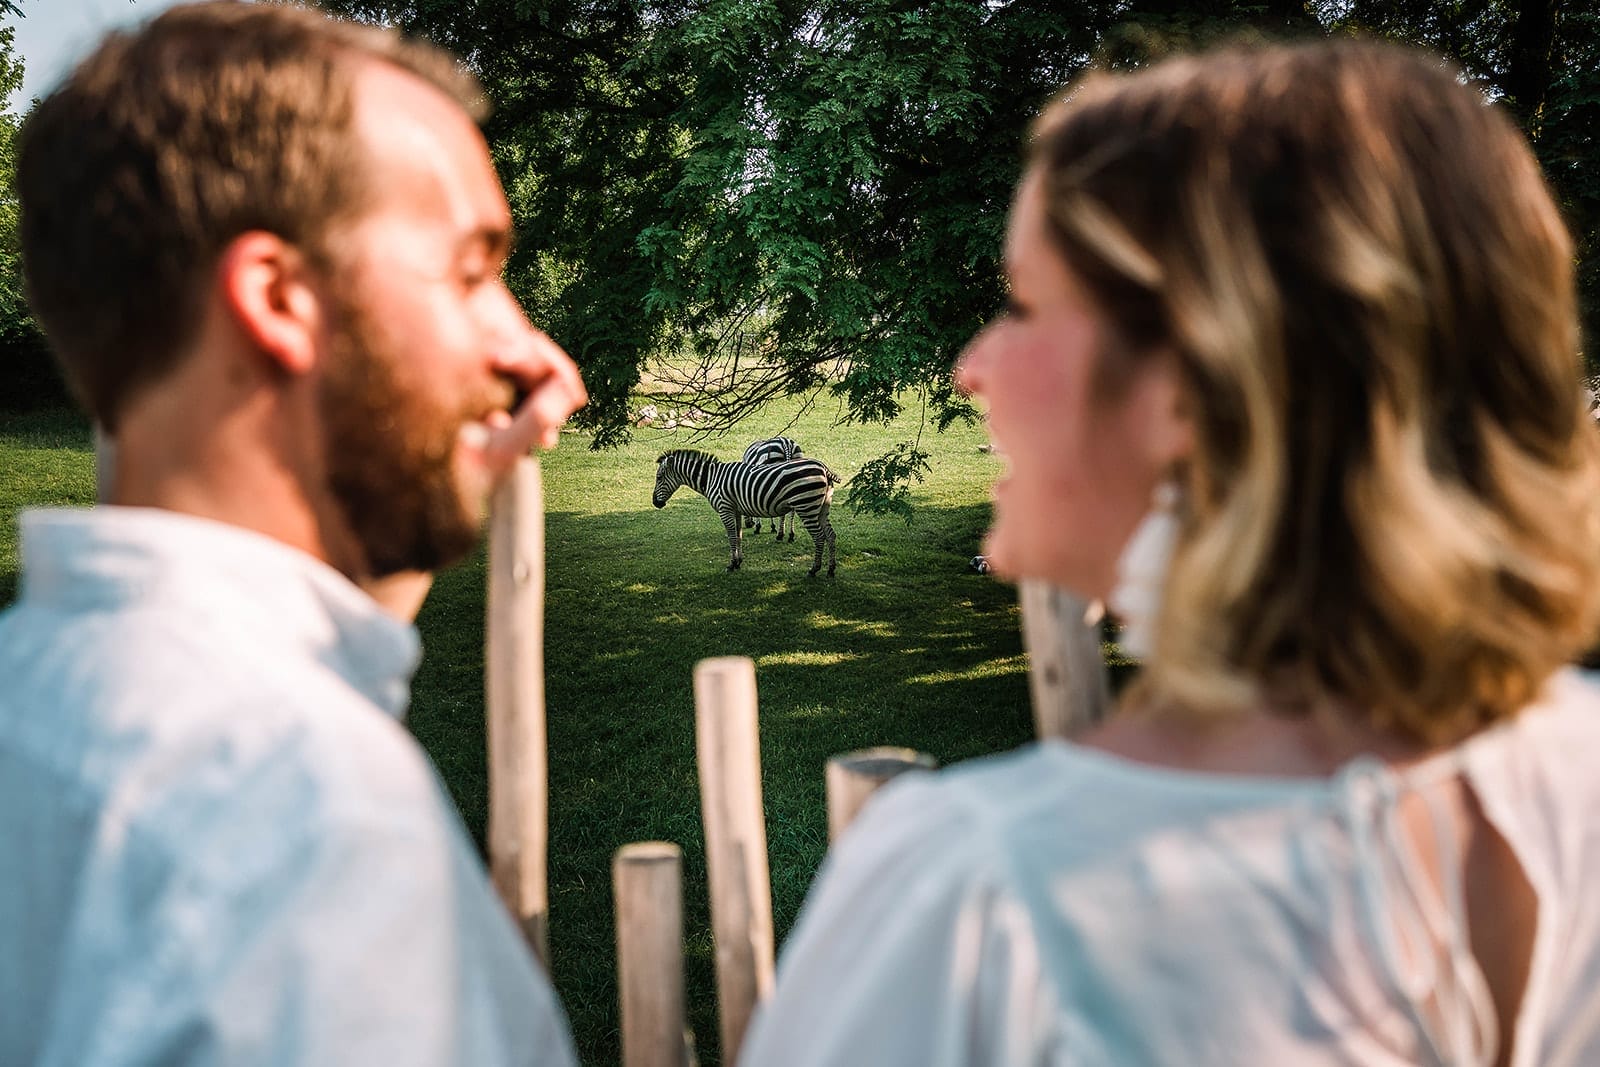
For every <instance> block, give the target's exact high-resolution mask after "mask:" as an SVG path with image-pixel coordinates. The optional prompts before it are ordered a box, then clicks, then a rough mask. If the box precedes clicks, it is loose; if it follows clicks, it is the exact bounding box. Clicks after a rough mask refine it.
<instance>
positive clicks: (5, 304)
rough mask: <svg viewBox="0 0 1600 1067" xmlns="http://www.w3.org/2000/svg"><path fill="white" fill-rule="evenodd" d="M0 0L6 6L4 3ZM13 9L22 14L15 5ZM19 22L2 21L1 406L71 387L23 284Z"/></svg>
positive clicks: (35, 402) (61, 395) (43, 398)
mask: <svg viewBox="0 0 1600 1067" xmlns="http://www.w3.org/2000/svg"><path fill="white" fill-rule="evenodd" d="M4 7H5V5H4V4H3V0H0V8H4ZM9 11H10V13H14V14H18V15H20V14H21V12H20V11H16V10H15V8H14V7H10V8H9ZM22 74H23V64H22V59H21V57H19V56H18V55H17V54H16V28H15V27H13V26H0V367H3V368H4V370H3V371H0V409H11V410H23V409H27V408H33V407H40V406H49V405H55V404H61V403H64V402H65V401H66V400H67V393H66V389H65V387H64V386H63V384H62V382H61V378H60V375H59V374H58V373H57V372H56V369H55V365H54V364H53V363H52V362H51V359H50V353H49V349H48V347H47V346H46V344H45V340H44V336H43V335H42V334H41V333H40V332H39V328H38V326H36V325H35V324H34V321H33V315H32V314H31V313H30V312H29V310H28V303H27V300H26V298H25V297H24V295H23V289H22V250H21V246H20V244H19V242H18V237H17V221H18V219H17V192H16V173H17V131H18V130H19V129H20V127H21V125H22V118H21V116H20V115H18V114H17V112H16V111H14V110H13V109H12V104H11V98H12V97H13V96H14V95H16V93H17V92H18V90H20V89H21V88H22Z"/></svg>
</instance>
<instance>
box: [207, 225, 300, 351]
mask: <svg viewBox="0 0 1600 1067" xmlns="http://www.w3.org/2000/svg"><path fill="white" fill-rule="evenodd" d="M216 280H217V285H218V288H219V289H220V291H221V294H222V298H223V304H224V306H225V307H226V309H227V312H228V314H229V315H230V316H231V317H232V319H233V321H234V323H235V325H237V326H238V328H239V330H240V331H241V332H242V333H243V334H244V335H245V336H246V337H248V338H249V339H250V340H251V341H252V342H254V344H255V346H256V348H257V349H259V350H260V351H261V352H262V354H264V355H265V356H267V358H268V359H270V360H271V361H272V362H274V363H275V364H277V365H278V366H280V367H281V368H283V370H285V371H286V372H288V373H290V374H305V373H307V372H309V371H310V370H311V369H312V368H313V367H314V366H315V364H316V360H317V353H318V351H319V344H318V340H319V338H320V337H321V334H322V329H323V315H322V299H321V297H320V296H319V295H318V290H317V288H316V286H315V276H314V274H313V272H312V270H311V266H310V264H309V263H308V262H307V260H306V257H305V256H304V255H303V254H302V253H301V252H300V250H299V249H297V248H295V246H294V245H292V244H290V243H289V242H287V241H285V240H284V239H283V238H281V237H279V236H278V235H277V234H273V233H267V232H266V231H263V230H252V231H250V232H248V233H242V234H240V235H239V236H238V237H235V238H234V239H233V240H232V241H229V242H228V245H227V247H225V248H224V249H223V250H222V255H221V257H220V258H219V259H218V262H217V274H216Z"/></svg>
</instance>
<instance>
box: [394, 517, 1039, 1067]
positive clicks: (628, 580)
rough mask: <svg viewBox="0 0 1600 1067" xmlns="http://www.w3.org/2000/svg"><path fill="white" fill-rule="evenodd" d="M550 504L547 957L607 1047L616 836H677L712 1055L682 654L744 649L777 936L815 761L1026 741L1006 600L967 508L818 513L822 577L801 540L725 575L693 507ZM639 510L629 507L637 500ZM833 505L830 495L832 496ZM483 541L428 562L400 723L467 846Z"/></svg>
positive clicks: (722, 548)
mask: <svg viewBox="0 0 1600 1067" xmlns="http://www.w3.org/2000/svg"><path fill="white" fill-rule="evenodd" d="M693 503H695V504H698V506H689V505H679V504H678V503H677V502H676V501H675V502H674V504H673V505H669V507H668V508H667V509H665V510H664V511H661V512H656V511H654V510H653V509H650V508H649V507H648V505H644V506H642V507H641V508H640V509H639V510H638V511H628V512H612V513H608V514H600V515H592V514H573V513H564V512H553V513H551V514H549V515H548V516H547V534H546V545H547V549H546V557H547V578H546V622H545V633H546V640H545V644H546V654H545V678H546V695H547V704H548V709H549V743H550V793H551V809H552V810H551V826H550V879H551V883H550V889H551V931H552V946H553V952H554V961H553V964H554V965H553V970H554V974H555V980H556V984H557V987H558V990H559V992H560V993H561V996H562V999H563V1001H564V1002H565V1004H566V1005H567V1009H568V1012H569V1014H570V1016H571V1019H572V1022H573V1027H574V1031H575V1033H576V1035H577V1039H578V1043H579V1048H580V1052H581V1054H582V1057H583V1059H584V1062H586V1063H595V1064H601V1063H615V1062H617V1061H618V1059H619V1049H618V1032H617V1026H618V1022H617V1014H616V991H615V984H614V983H615V970H614V968H615V957H614V945H613V931H612V921H613V920H612V912H611V889H610V862H611V856H612V854H613V852H614V851H615V850H616V849H617V848H618V847H620V846H621V845H623V844H625V843H627V842H630V841H641V840H657V839H659V840H668V841H673V842H676V843H677V844H678V845H680V846H681V847H682V848H683V850H684V870H685V923H686V950H687V966H688V971H689V1000H690V1003H691V1005H693V1008H692V1012H691V1023H692V1025H693V1028H694V1030H695V1033H696V1038H697V1042H698V1044H699V1048H700V1053H701V1062H702V1063H704V1064H708V1065H709V1064H712V1063H716V1062H718V1059H719V1057H718V1055H717V1050H716V1048H715V1044H716V1032H717V1031H716V1016H715V1012H714V992H713V990H714V985H713V976H712V962H711V960H712V952H711V949H712V946H711V942H710V933H709V922H710V920H709V913H708V908H707V903H706V895H705V870H704V844H703V837H702V830H701V825H700V812H699V785H698V779H697V775H696V763H695V752H694V698H693V692H692V672H693V668H694V664H695V663H696V662H697V661H698V660H700V659H703V658H706V657H709V656H722V655H746V656H750V657H751V658H752V659H754V660H755V662H756V665H757V667H756V678H757V685H758V692H759V699H760V715H761V734H762V761H763V773H762V778H763V789H764V794H765V796H764V803H765V809H766V817H767V827H768V851H769V855H770V861H771V871H772V884H773V905H774V920H775V924H776V927H777V930H778V934H779V937H780V939H781V937H782V936H783V934H784V933H786V932H787V930H788V928H789V926H790V925H791V924H792V922H793V919H794V917H795V914H796V912H797V910H798V908H799V906H800V903H801V901H802V899H803V896H804V893H805V890H806V888H807V887H808V885H809V884H810V882H811V880H812V877H813V876H814V874H815V871H816V868H817V866H818V864H819V863H820V861H821V859H822V856H823V853H824V851H825V849H826V812H825V809H824V796H823V765H824V763H825V761H826V760H827V758H828V757H829V756H830V755H833V754H835V753H838V752H843V751H847V750H850V749H854V748H861V747H865V746H868V745H878V744H895V745H906V746H909V747H912V748H917V749H920V750H922V751H925V752H928V753H930V754H931V755H933V756H934V757H935V758H936V759H938V760H939V761H940V763H941V764H949V763H953V762H956V761H958V760H962V759H967V758H971V757H974V756H980V755H984V754H987V753H993V752H998V751H1004V750H1006V749H1010V748H1013V747H1015V746H1016V745H1018V744H1020V743H1022V742H1024V741H1026V740H1028V739H1029V738H1030V736H1031V733H1032V722H1031V714H1030V710H1029V705H1028V682H1027V667H1026V660H1025V657H1024V656H1023V653H1022V646H1021V639H1020V635H1019V631H1018V612H1017V607H1016V595H1015V591H1014V590H1013V589H1012V588H1011V587H1009V586H1006V585H1004V584H1001V583H998V582H995V581H993V580H992V579H989V578H987V577H984V576H981V575H978V574H976V573H974V572H972V571H971V570H970V569H969V568H968V566H967V562H968V560H969V559H970V558H971V556H972V555H973V553H974V552H976V551H977V545H978V542H979V538H980V535H981V531H982V530H983V528H984V527H985V526H986V524H987V522H988V508H987V506H979V505H974V506H967V507H950V508H923V509H919V511H918V513H917V518H916V521H915V523H914V525H912V526H909V527H907V526H904V525H902V524H901V523H900V522H899V521H898V520H895V521H892V522H888V521H883V520H858V519H856V518H855V517H853V516H851V515H849V513H848V512H845V513H843V514H840V513H839V511H836V512H835V520H836V521H835V525H836V527H837V529H838V550H839V563H838V575H837V577H835V578H833V579H828V578H825V577H819V578H808V577H806V571H807V570H808V569H809V568H810V565H811V556H812V550H811V541H810V537H809V536H808V535H807V534H805V533H804V532H803V531H802V532H800V533H798V534H797V536H796V539H795V541H794V542H793V543H792V544H791V543H789V542H784V543H782V544H777V543H774V542H773V540H772V539H771V537H770V535H767V536H763V537H747V539H746V545H745V559H744V566H743V569H742V570H740V571H736V572H728V571H726V570H725V567H726V565H727V541H726V537H725V535H724V534H723V532H722V529H721V526H720V524H719V523H718V522H717V520H716V517H715V516H714V515H713V514H712V513H711V512H710V509H709V508H707V507H706V506H705V504H704V502H703V501H698V500H696V501H694V502H693ZM641 504H643V501H641ZM840 510H842V509H840ZM485 580H486V578H485V573H484V561H483V555H482V554H481V553H480V554H479V555H478V556H477V557H476V558H474V559H473V560H471V561H469V562H468V563H466V564H464V565H462V566H461V567H458V568H456V569H455V570H453V571H451V572H449V573H448V574H445V575H443V576H441V578H440V581H439V583H438V586H437V587H436V589H435V592H434V594H433V596H432V597H430V600H429V603H428V606H427V607H426V608H425V610H424V614H423V617H422V618H421V620H419V622H420V626H421V629H422V632H423V638H424V642H425V645H426V648H427V652H426V655H425V657H424V668H423V670H422V672H421V673H420V674H419V677H418V680H417V686H416V697H415V701H414V708H413V712H412V717H411V722H412V727H413V729H414V730H415V732H416V734H417V736H418V738H419V739H420V740H421V741H422V742H423V744H424V745H425V746H426V747H427V748H428V749H429V751H430V753H431V754H432V755H433V757H434V759H435V761H436V762H437V763H438V765H439V767H440V769H441V772H442V773H443V775H444V777H445V779H446V781H447V782H448V783H449V785H450V787H451V789H452V791H453V793H454V795H455V798H456V800H457V803H458V804H459V805H460V807H461V810H462V812H463V815H464V816H465V818H466V819H467V822H468V825H469V827H470V828H471V830H472V831H473V833H474V834H475V835H477V836H478V838H479V840H480V841H481V840H482V835H483V831H484V820H485V818H486V811H487V782H486V774H485V769H484V747H483V708H482V702H481V699H482V698H481V693H482V671H483V654H482V650H483V588H484V583H485Z"/></svg>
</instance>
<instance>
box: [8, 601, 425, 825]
mask: <svg viewBox="0 0 1600 1067" xmlns="http://www.w3.org/2000/svg"><path fill="white" fill-rule="evenodd" d="M5 623H9V624H11V627H10V628H11V629H13V630H15V631H20V632H19V633H18V635H17V636H18V637H19V640H18V641H17V642H15V643H13V644H12V645H11V647H10V648H9V649H8V650H0V674H4V675H6V676H8V677H9V679H10V684H9V685H8V686H6V690H5V694H4V695H3V696H0V748H4V749H6V750H7V751H10V752H12V753H13V754H14V755H15V756H16V757H17V758H19V759H23V760H27V761H29V762H31V763H34V764H37V765H40V766H42V767H44V769H45V770H46V771H47V772H48V773H50V774H51V776H52V777H54V778H57V779H58V780H60V781H61V782H62V785H63V787H64V788H66V789H68V790H70V791H75V792H77V793H79V794H80V796H81V797H82V799H83V800H85V801H86V802H88V803H91V804H106V805H123V806H125V807H126V809H127V813H128V814H129V815H130V816H135V817H136V818H137V821H139V822H141V823H153V824H154V825H155V826H163V825H168V824H171V825H173V826H176V827H185V826H188V827H190V828H197V827H196V825H195V824H197V823H198V822H201V821H204V820H208V819H214V818H218V817H222V818H232V819H238V818H241V817H242V816H246V815H248V816H250V817H252V818H260V819H262V820H263V822H262V825H263V826H264V827H270V826H271V825H273V824H274V822H276V824H277V825H279V826H280V827H282V828H287V827H289V826H294V825H303V824H306V823H309V822H315V821H318V820H335V821H337V820H342V819H357V820H359V819H362V818H364V817H365V815H366V814H368V813H371V812H373V811H380V812H381V811H385V810H389V811H392V810H395V809H397V808H398V809H402V810H403V809H406V808H408V807H409V808H413V809H414V808H415V807H416V806H418V805H428V804H432V803H433V802H434V800H435V792H436V790H435V787H434V783H433V779H432V772H431V770H430V769H429V767H428V765H427V761H426V759H425V758H424V757H423V755H422V753H421V751H420V749H419V748H418V746H417V745H416V743H415V741H414V740H413V739H412V738H411V736H410V735H409V734H408V733H407V732H406V731H405V729H404V728H403V727H402V726H401V725H400V723H399V722H397V721H396V720H395V719H393V718H392V717H391V716H389V715H387V714H386V713H384V712H383V711H382V710H381V709H379V708H377V707H376V706H375V705H373V704H372V703H371V702H370V701H369V700H367V699H366V698H365V697H363V696H362V695H361V694H360V693H359V692H357V691H356V690H355V689H353V688H352V687H351V686H349V685H348V684H347V683H345V682H344V681H343V680H342V679H341V678H339V676H338V675H337V674H336V673H335V672H334V671H332V670H329V669H327V668H325V667H324V666H322V665H320V664H318V663H316V662H315V661H314V660H309V659H307V658H305V657H291V656H286V655H277V654H275V653H274V652H272V651H271V650H263V649H248V648H244V649H241V648H237V647H233V646H232V645H231V644H230V642H229V641H228V638H227V636H226V635H222V634H217V633H215V632H211V631H208V629H207V628H206V627H205V626H203V625H200V624H191V623H188V622H185V621H183V620H173V619H171V618H170V617H163V616H161V615H158V614H149V615H141V614H140V613H138V612H126V613H116V614H110V615H106V616H105V617H102V618H85V619H81V620H76V621H75V622H74V623H73V624H72V625H71V626H60V625H57V626H55V627H54V628H52V627H51V626H38V625H36V623H35V621H34V620H29V619H27V618H26V617H25V616H21V615H17V614H13V615H12V616H11V617H10V618H8V619H7V620H5ZM5 623H0V633H3V632H5ZM19 623H20V624H23V625H22V626H18V625H17V624H19ZM0 644H6V643H5V642H0ZM177 832H182V831H177Z"/></svg>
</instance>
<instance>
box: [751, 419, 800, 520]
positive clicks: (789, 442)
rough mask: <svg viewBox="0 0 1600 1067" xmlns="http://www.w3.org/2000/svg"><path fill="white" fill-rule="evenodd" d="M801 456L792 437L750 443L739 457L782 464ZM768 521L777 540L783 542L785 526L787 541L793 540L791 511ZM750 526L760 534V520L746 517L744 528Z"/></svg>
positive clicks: (798, 444)
mask: <svg viewBox="0 0 1600 1067" xmlns="http://www.w3.org/2000/svg"><path fill="white" fill-rule="evenodd" d="M803 454H804V453H802V452H801V451H800V443H799V442H798V441H796V440H795V439H794V438H792V437H764V438H762V439H761V440H759V441H752V442H751V443H750V447H749V448H746V449H745V450H744V455H743V456H742V457H740V462H742V463H782V462H783V461H784V460H788V459H799V458H800V457H801V456H802V455H803ZM770 521H771V524H772V532H773V533H775V534H777V535H778V540H780V541H782V540H783V528H784V526H785V525H787V526H788V527H789V540H791V541H793V540H794V512H792V511H791V512H789V513H787V514H785V515H780V516H779V517H778V518H776V519H772V520H770ZM752 526H753V527H755V529H756V531H757V532H760V530H761V520H760V519H756V518H752V517H751V516H749V515H746V516H745V519H744V528H745V529H747V530H748V529H750V528H751V527H752Z"/></svg>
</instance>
